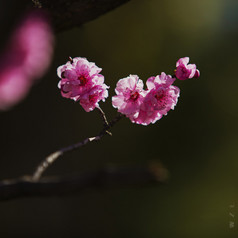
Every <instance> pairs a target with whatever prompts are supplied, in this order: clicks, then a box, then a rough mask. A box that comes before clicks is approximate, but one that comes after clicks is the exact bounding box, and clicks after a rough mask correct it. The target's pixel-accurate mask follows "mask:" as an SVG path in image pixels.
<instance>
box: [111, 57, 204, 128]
mask: <svg viewBox="0 0 238 238" xmlns="http://www.w3.org/2000/svg"><path fill="white" fill-rule="evenodd" d="M188 62H189V58H188V57H184V58H181V59H179V60H178V61H177V63H176V70H175V76H176V77H177V78H178V79H180V80H185V79H190V78H198V77H199V76H200V72H199V70H198V69H196V65H195V64H188ZM175 76H174V77H171V76H170V75H166V74H165V73H161V75H157V76H155V77H150V78H149V79H148V80H147V82H146V86H147V89H146V90H144V89H143V82H142V80H141V79H139V77H138V76H137V75H130V76H129V77H127V78H123V79H120V80H119V81H118V83H117V85H116V89H115V92H116V94H117V95H116V96H113V97H112V105H113V106H114V107H115V108H117V109H118V111H119V112H120V113H122V114H124V115H126V116H127V117H128V118H130V120H131V121H132V122H133V123H137V124H142V125H149V124H150V123H155V122H156V121H157V120H159V119H161V118H162V116H164V115H167V112H168V111H169V110H171V109H174V107H175V105H176V104H177V101H178V97H179V93H180V90H179V88H178V87H176V86H174V85H172V84H173V83H174V81H175V80H176V78H175Z"/></svg>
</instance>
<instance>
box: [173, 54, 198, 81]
mask: <svg viewBox="0 0 238 238" xmlns="http://www.w3.org/2000/svg"><path fill="white" fill-rule="evenodd" d="M188 62H189V57H184V58H181V59H179V60H178V61H177V63H176V70H175V75H176V77H177V78H178V79H180V80H186V79H191V78H198V77H199V76H200V72H199V70H198V69H197V68H196V65H195V64H188Z"/></svg>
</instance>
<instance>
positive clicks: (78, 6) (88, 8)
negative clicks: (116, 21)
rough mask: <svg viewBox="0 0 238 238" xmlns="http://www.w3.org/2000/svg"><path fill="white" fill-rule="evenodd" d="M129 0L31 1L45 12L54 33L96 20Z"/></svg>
mask: <svg viewBox="0 0 238 238" xmlns="http://www.w3.org/2000/svg"><path fill="white" fill-rule="evenodd" d="M128 1H129V0H100V1H95V0H32V3H33V4H34V6H35V7H37V8H41V9H44V10H47V11H48V12H49V14H50V16H51V19H52V23H53V25H54V27H55V29H56V31H62V30H67V29H70V28H72V27H75V26H80V25H82V24H84V23H86V22H88V21H91V20H93V19H96V18H97V17H99V16H100V15H103V14H104V13H106V12H109V11H111V10H113V9H114V8H116V7H118V6H120V5H122V4H124V3H126V2H128Z"/></svg>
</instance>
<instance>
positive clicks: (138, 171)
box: [0, 164, 168, 201]
mask: <svg viewBox="0 0 238 238" xmlns="http://www.w3.org/2000/svg"><path fill="white" fill-rule="evenodd" d="M167 178H168V173H167V170H166V169H165V168H163V166H161V165H160V164H157V165H155V164H153V166H151V165H149V166H148V167H145V168H135V167H133V168H118V167H108V168H105V169H100V170H97V171H91V172H87V173H83V174H80V175H78V176H74V177H69V178H64V179H62V178H61V179H59V178H56V177H51V178H50V177H48V178H43V179H41V180H40V181H32V179H31V177H26V176H25V177H22V178H18V179H12V180H4V181H2V182H0V200H1V201H3V200H10V199H16V198H20V197H49V196H63V195H72V194H74V195H75V194H79V193H81V192H82V191H83V190H85V189H89V188H96V189H115V188H120V187H122V188H123V187H133V188H134V187H142V186H149V185H156V184H161V183H162V182H165V181H166V180H167Z"/></svg>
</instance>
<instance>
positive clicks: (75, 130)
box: [0, 0, 238, 238]
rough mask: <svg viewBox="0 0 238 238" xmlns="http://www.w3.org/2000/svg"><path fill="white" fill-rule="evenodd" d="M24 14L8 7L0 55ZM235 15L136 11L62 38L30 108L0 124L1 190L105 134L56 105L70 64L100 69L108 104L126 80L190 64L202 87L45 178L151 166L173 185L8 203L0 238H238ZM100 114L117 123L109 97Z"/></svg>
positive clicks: (186, 5) (190, 9)
mask: <svg viewBox="0 0 238 238" xmlns="http://www.w3.org/2000/svg"><path fill="white" fill-rule="evenodd" d="M16 4H18V5H21V4H20V3H19V1H16V0H15V1H13V0H11V1H5V2H4V3H1V13H2V14H0V15H1V23H0V24H1V29H2V36H3V37H2V39H1V44H2V45H1V48H2V47H3V42H4V39H6V36H7V34H8V33H9V32H10V29H11V27H12V25H13V22H14V21H13V19H16V16H17V15H20V13H22V9H21V8H17V7H16ZM237 12H238V2H237V1H236V0H200V1H189V0H180V1H178V0H160V1H156V0H148V1H146V0H140V1H139V0H137V1H136V0H131V2H129V3H127V4H125V5H124V6H122V7H120V8H118V9H116V10H114V11H112V12H110V13H108V14H106V15H104V16H102V17H100V18H98V19H97V20H95V21H92V22H90V23H87V24H85V25H84V26H82V27H81V28H77V29H71V30H68V31H65V32H62V33H60V34H58V35H57V36H56V37H57V45H56V49H55V57H54V60H53V63H52V65H51V68H50V70H49V72H48V73H47V75H45V77H44V78H42V79H41V81H39V82H38V83H37V85H35V87H34V88H33V89H32V90H31V92H30V94H29V95H28V97H27V98H26V99H25V100H24V101H23V102H22V103H20V104H19V105H17V106H16V107H15V108H14V109H13V110H11V111H7V112H2V113H1V114H0V123H1V157H0V158H1V159H0V168H1V173H0V177H1V179H4V178H13V177H17V176H21V175H23V174H30V173H32V172H33V170H34V168H35V166H36V165H37V164H38V163H39V162H40V161H41V160H42V158H44V157H45V156H46V155H47V154H49V153H51V152H53V151H55V150H56V149H58V148H60V147H62V146H65V145H69V144H71V143H74V142H77V141H79V140H82V139H84V138H85V137H88V136H93V135H95V134H96V133H97V132H98V131H99V130H100V129H101V126H102V122H101V121H100V117H99V115H98V113H97V112H91V113H86V112H85V111H83V109H82V108H81V107H80V106H79V105H78V104H77V103H74V102H73V101H70V100H66V99H64V98H62V97H61V96H60V93H59V90H58V89H57V83H58V80H59V79H58V78H57V76H56V68H57V66H59V65H61V64H64V63H65V62H66V60H67V57H68V56H69V55H70V56H72V57H75V56H82V57H87V58H88V60H89V61H94V62H96V64H97V65H98V66H99V67H102V68H103V71H102V73H103V74H104V76H105V79H106V83H107V84H108V85H110V86H111V88H110V95H111V96H112V95H113V94H114V87H115V85H116V82H117V80H118V79H119V78H122V77H125V76H127V75H129V74H138V75H139V76H140V77H141V78H142V79H143V80H144V81H145V80H146V79H147V78H148V77H149V76H151V75H156V74H159V73H160V72H161V71H164V72H166V73H169V74H172V73H173V69H174V68H175V63H176V61H177V60H178V59H179V58H180V57H184V56H189V57H190V60H191V62H192V63H196V64H197V67H198V69H199V70H200V72H201V77H200V78H199V79H193V80H188V81H179V82H176V85H177V86H179V87H180V89H181V96H180V98H179V102H178V105H177V106H176V108H175V110H174V111H170V112H169V113H168V115H167V116H166V117H164V118H162V119H161V120H160V121H158V122H157V123H156V124H155V125H150V126H147V127H144V126H139V125H134V124H132V123H130V121H129V120H128V119H123V120H122V121H121V122H120V123H118V125H116V126H115V128H113V130H112V132H113V137H109V136H108V137H105V138H103V140H101V141H100V142H98V143H96V144H91V145H88V146H86V147H84V148H82V149H80V150H79V151H76V152H73V153H70V154H68V155H66V156H64V157H63V158H61V159H60V160H59V161H57V162H56V163H55V164H54V165H53V166H52V167H51V168H50V169H49V170H48V171H47V172H46V175H60V176H63V175H70V174H75V173H79V172H80V171H85V170H89V169H94V168H99V167H103V166H104V165H106V164H113V165H120V166H123V165H125V166H126V165H128V166H129V165H131V166H133V165H143V164H147V163H148V162H149V161H151V160H152V161H153V160H154V161H160V162H161V163H163V164H164V166H165V167H166V168H167V169H168V170H169V172H170V179H169V181H168V183H166V184H164V185H163V186H160V187H150V188H141V189H139V188H136V189H115V190H112V191H91V190H90V191H86V192H85V193H83V194H81V195H80V196H75V197H73V196H71V197H64V198H61V197H58V198H41V199H37V198H34V199H31V198H28V199H19V200H14V201H9V202H4V203H1V205H0V212H1V216H0V217H1V222H0V224H1V226H0V228H1V229H0V237H3V238H5V237H6V238H7V237H35V238H36V237H58V238H64V237H67V238H69V237H82V238H84V237H85V238H88V237H104V238H107V237H108V238H109V237H110V238H117V237H118V238H119V237H120V238H121V237H125V238H127V237H128V238H132V237H135V238H139V237H143V238H144V237H146V238H155V237H163V238H170V237H171V238H172V237H184V238H186V237H189V238H191V237H193V238H200V237H203V238H211V237H216V238H220V237H222V238H223V237H224V238H225V237H237V235H238V232H237V227H238V220H237V216H238V213H237V211H238V209H237V208H238V182H237V181H238V173H237V169H238V156H237V154H238V153H237V152H238V146H237V145H238V127H237V120H238V106H237V99H238V96H237V89H238V80H237V76H236V75H237V73H236V70H237V68H238V57H237V55H238V45H237V42H238V13H237ZM101 106H102V108H103V109H104V111H105V112H106V114H107V115H108V117H109V118H112V117H113V116H114V115H115V114H116V111H115V110H114V109H113V108H112V106H111V99H110V98H108V100H107V101H106V102H105V103H102V104H101ZM232 205H235V207H230V206H232ZM230 212H231V213H232V214H234V215H235V217H234V218H233V217H232V216H231V215H230V214H229V213H230ZM230 222H234V228H230V227H229V225H230Z"/></svg>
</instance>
